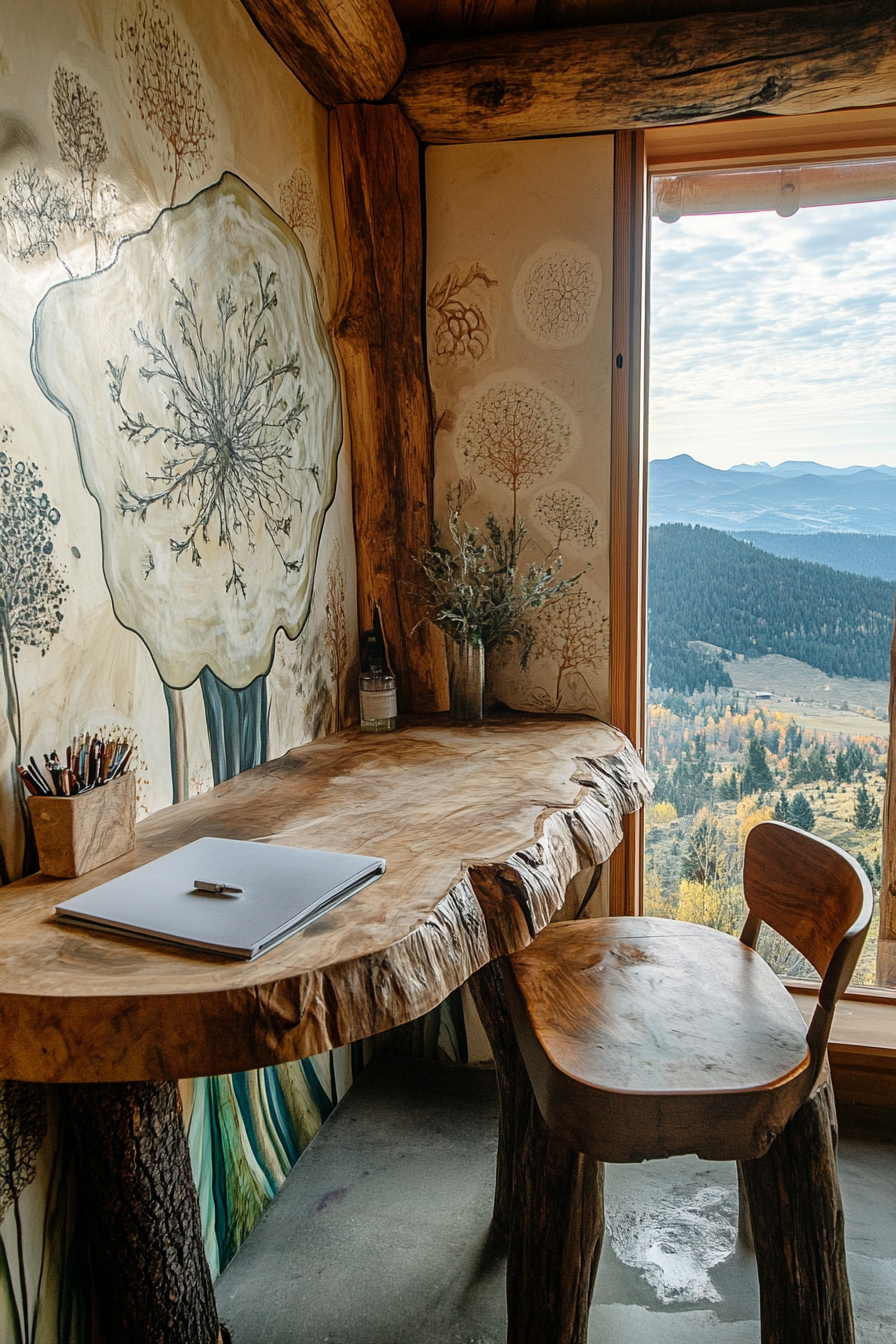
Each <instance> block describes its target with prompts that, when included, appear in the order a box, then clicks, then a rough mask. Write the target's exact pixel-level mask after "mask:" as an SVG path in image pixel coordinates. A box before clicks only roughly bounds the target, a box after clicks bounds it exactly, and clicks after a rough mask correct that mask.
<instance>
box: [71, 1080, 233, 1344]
mask: <svg viewBox="0 0 896 1344" xmlns="http://www.w3.org/2000/svg"><path fill="white" fill-rule="evenodd" d="M65 1094H66V1096H67V1100H68V1108H69V1114H70V1116H71V1120H72V1126H73V1129H74V1133H75V1145H76V1151H77V1163H78V1177H79V1196H80V1199H81V1200H82V1202H83V1205H84V1208H85V1211H86V1216H87V1228H88V1236H89V1242H90V1259H91V1268H92V1271H93V1275H94V1280H95V1283H96V1300H97V1304H98V1308H99V1313H100V1319H101V1322H102V1327H103V1334H104V1336H105V1339H106V1340H107V1341H109V1344H112V1341H119V1340H120V1341H125V1340H126V1341H127V1344H219V1341H221V1340H222V1339H224V1340H226V1339H227V1335H226V1332H222V1331H221V1329H220V1326H219V1322H218V1312H217V1308H216V1306H215V1296H214V1292H213V1290H212V1279H211V1274H210V1272H209V1268H208V1264H207V1262H206V1259H205V1251H204V1248H203V1243H202V1226H201V1223H200V1218H199V1201H198V1200H197V1198H196V1190H195V1187H194V1185H193V1177H192V1174H191V1171H190V1154H189V1150H188V1148H187V1139H186V1135H185V1133H184V1126H183V1115H182V1111H181V1104H180V1095H179V1093H178V1090H177V1084H176V1083H170V1082H168V1083H108V1084H107V1083H89V1084H83V1085H82V1084H74V1085H70V1086H68V1087H67V1088H66V1089H65Z"/></svg>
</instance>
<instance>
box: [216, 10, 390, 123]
mask: <svg viewBox="0 0 896 1344" xmlns="http://www.w3.org/2000/svg"><path fill="white" fill-rule="evenodd" d="M243 7H244V8H245V9H246V10H247V11H248V13H249V15H250V16H251V18H252V20H253V22H254V23H255V26H256V27H257V28H258V29H259V31H260V32H261V34H262V36H264V37H265V38H266V39H267V40H268V42H269V43H270V44H271V46H272V47H273V48H274V50H275V51H276V52H277V54H278V56H280V58H281V59H282V60H283V61H284V62H285V63H286V65H288V66H289V68H290V70H291V71H292V72H293V74H294V75H295V76H296V78H297V79H299V80H300V81H301V82H302V84H304V86H305V88H306V89H307V90H308V92H309V93H311V94H313V95H314V97H315V98H316V99H317V100H318V102H321V103H323V104H324V106H325V107H337V106H338V105H339V104H340V103H367V102H379V101H380V99H382V98H385V96H386V94H387V93H388V92H389V90H390V89H391V88H392V87H393V85H394V84H395V82H396V80H397V79H398V78H399V76H400V75H401V72H402V70H403V69H404V64H405V60H406V59H407V52H406V50H405V45H404V38H403V37H402V35H401V29H400V28H399V26H398V21H397V19H396V18H395V15H394V13H393V12H392V8H391V6H390V5H389V3H388V0H243Z"/></svg>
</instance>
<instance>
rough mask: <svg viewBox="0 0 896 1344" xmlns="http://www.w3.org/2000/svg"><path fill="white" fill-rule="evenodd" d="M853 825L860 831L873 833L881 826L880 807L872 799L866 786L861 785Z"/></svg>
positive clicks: (853, 815) (857, 795)
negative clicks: (872, 831)
mask: <svg viewBox="0 0 896 1344" xmlns="http://www.w3.org/2000/svg"><path fill="white" fill-rule="evenodd" d="M852 824H853V825H854V826H855V827H856V829H857V830H860V831H871V830H874V828H875V827H876V826H879V825H880V806H879V805H878V804H877V803H876V802H875V801H874V799H873V798H872V797H871V794H870V793H869V792H868V790H867V789H866V788H865V785H864V784H860V785H859V790H858V793H857V794H856V806H855V811H854V812H853V814H852Z"/></svg>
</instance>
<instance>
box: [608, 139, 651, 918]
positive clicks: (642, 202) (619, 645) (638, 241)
mask: <svg viewBox="0 0 896 1344" xmlns="http://www.w3.org/2000/svg"><path fill="white" fill-rule="evenodd" d="M614 148H615V154H614V209H613V375H612V377H613V381H612V389H611V415H612V420H611V437H610V612H611V626H610V718H611V720H612V721H613V723H615V724H616V726H617V727H618V728H621V729H622V731H623V732H624V733H625V735H626V737H627V738H628V739H629V741H630V742H631V743H632V745H633V746H634V747H635V749H636V750H637V751H638V753H639V754H640V756H641V759H642V760H643V759H644V749H645V746H646V703H647V666H646V656H647V654H646V643H647V629H646V624H647V601H646V573H647V454H646V443H645V437H644V431H645V423H644V421H645V400H644V386H645V384H644V373H645V368H644V364H645V351H644V341H645V338H646V320H645V311H644V304H645V292H644V279H645V275H646V266H647V258H646V240H647V231H646V219H647V164H646V158H645V153H644V135H643V132H640V131H621V132H619V133H618V134H617V135H616V136H615V146H614ZM643 828H644V820H643V813H641V812H638V813H633V814H632V815H631V816H630V817H629V818H628V819H627V821H626V823H625V825H624V827H623V838H622V843H621V844H620V846H619V848H618V849H617V850H616V852H615V854H614V855H613V858H612V860H611V863H610V914H611V915H639V914H640V913H641V909H642V891H643V881H644V829H643Z"/></svg>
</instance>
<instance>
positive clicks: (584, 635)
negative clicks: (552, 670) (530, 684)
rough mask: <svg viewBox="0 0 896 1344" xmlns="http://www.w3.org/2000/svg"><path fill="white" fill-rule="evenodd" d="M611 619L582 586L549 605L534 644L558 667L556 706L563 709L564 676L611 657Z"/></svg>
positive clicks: (537, 654)
mask: <svg viewBox="0 0 896 1344" xmlns="http://www.w3.org/2000/svg"><path fill="white" fill-rule="evenodd" d="M607 640H608V621H607V618H606V616H603V615H601V610H600V604H599V603H598V602H597V601H596V600H595V598H593V597H591V596H589V594H588V593H583V592H582V591H581V590H579V589H573V590H572V591H571V592H568V593H564V594H563V596H562V597H558V598H557V601H556V602H551V603H550V604H549V606H547V607H545V609H544V611H543V613H542V615H541V616H540V618H539V621H538V625H537V628H536V632H535V640H534V643H533V646H532V653H533V656H534V657H536V658H546V659H548V660H549V661H550V662H552V663H554V664H555V665H556V668H557V682H556V686H555V688H554V708H555V709H559V707H560V700H561V698H562V695H563V678H564V677H568V676H569V675H570V674H571V673H573V672H585V671H586V670H587V669H588V668H597V667H600V666H601V664H602V663H603V662H605V660H606V657H607Z"/></svg>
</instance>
